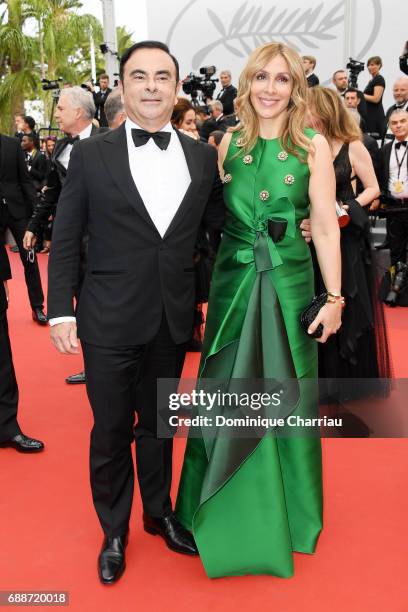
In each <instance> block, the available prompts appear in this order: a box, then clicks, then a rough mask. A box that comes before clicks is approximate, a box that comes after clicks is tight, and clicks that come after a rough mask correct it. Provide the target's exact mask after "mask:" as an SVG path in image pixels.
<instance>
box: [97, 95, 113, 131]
mask: <svg viewBox="0 0 408 612" xmlns="http://www.w3.org/2000/svg"><path fill="white" fill-rule="evenodd" d="M111 91H112V90H111V89H109V87H108V89H105V91H98V92H97V93H94V94H93V99H94V102H95V107H96V112H95V119H97V120H98V121H99V125H100V127H108V120H107V119H106V115H105V102H106V99H107V97H108V96H109V94H110V92H111Z"/></svg>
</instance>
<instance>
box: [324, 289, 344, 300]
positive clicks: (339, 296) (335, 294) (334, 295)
mask: <svg viewBox="0 0 408 612" xmlns="http://www.w3.org/2000/svg"><path fill="white" fill-rule="evenodd" d="M327 295H330V296H331V297H333V298H336V299H337V300H339V299H340V298H341V297H343V296H342V295H341V294H340V293H332V292H331V291H328V292H327Z"/></svg>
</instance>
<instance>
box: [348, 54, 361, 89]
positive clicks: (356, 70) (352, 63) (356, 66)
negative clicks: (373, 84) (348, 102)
mask: <svg viewBox="0 0 408 612" xmlns="http://www.w3.org/2000/svg"><path fill="white" fill-rule="evenodd" d="M346 68H347V69H348V70H349V79H348V86H349V87H352V88H353V89H358V88H357V79H358V75H359V74H360V72H363V70H364V62H359V61H358V60H355V59H353V58H352V57H349V62H348V64H347V65H346Z"/></svg>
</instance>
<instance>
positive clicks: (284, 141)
mask: <svg viewBox="0 0 408 612" xmlns="http://www.w3.org/2000/svg"><path fill="white" fill-rule="evenodd" d="M279 55H280V56H281V57H283V59H285V60H286V62H287V64H288V68H289V73H290V75H291V77H292V83H293V89H292V93H291V97H290V102H289V105H288V107H287V115H288V117H287V122H286V125H285V127H284V130H283V133H282V136H281V145H282V147H283V149H284V150H285V151H286V152H287V153H291V154H293V155H295V156H296V157H297V158H298V159H300V160H301V161H306V156H305V155H304V154H302V152H299V150H298V149H297V148H296V147H299V148H300V149H303V150H304V151H306V152H309V151H310V150H313V146H312V142H311V140H310V138H308V137H307V136H306V135H305V133H304V128H305V124H306V112H307V104H306V94H307V89H308V86H307V81H306V77H305V72H304V69H303V64H302V60H301V58H300V56H299V55H298V53H297V52H296V51H295V50H294V49H292V48H291V47H288V45H285V44H283V43H275V42H271V43H266V44H265V45H262V46H261V47H258V48H257V49H255V51H253V52H252V54H251V55H250V56H249V59H248V62H247V64H246V66H245V68H244V69H243V71H242V73H241V76H240V77H239V85H238V95H237V100H236V111H237V115H238V117H239V119H240V124H239V125H238V126H237V127H236V128H235V129H234V131H241V133H242V136H241V138H242V151H243V154H244V155H246V154H247V153H249V152H250V151H251V150H252V149H253V148H254V146H255V144H256V141H257V139H258V137H259V119H258V116H257V114H256V112H255V109H254V107H253V105H252V102H251V85H252V82H253V79H254V77H255V75H256V73H257V72H259V71H260V70H262V69H263V68H265V66H266V64H268V63H269V62H270V61H271V60H272V59H273V58H274V57H277V56H279Z"/></svg>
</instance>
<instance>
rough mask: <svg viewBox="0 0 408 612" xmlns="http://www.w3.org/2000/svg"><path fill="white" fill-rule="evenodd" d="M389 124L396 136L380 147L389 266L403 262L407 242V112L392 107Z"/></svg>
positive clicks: (381, 181) (381, 183)
mask: <svg viewBox="0 0 408 612" xmlns="http://www.w3.org/2000/svg"><path fill="white" fill-rule="evenodd" d="M389 127H390V129H391V131H392V133H393V135H394V137H395V139H394V141H392V142H388V143H387V144H386V145H384V147H383V148H382V149H381V177H380V178H381V180H380V186H381V193H382V196H383V201H384V199H385V200H386V202H387V205H388V207H389V210H390V213H389V215H388V218H387V219H388V223H387V233H388V241H389V247H390V257H391V266H395V264H397V263H398V262H399V261H401V262H403V263H406V257H407V245H408V111H406V110H403V109H397V110H394V112H393V113H391V116H390V118H389ZM398 209H401V210H398Z"/></svg>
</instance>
